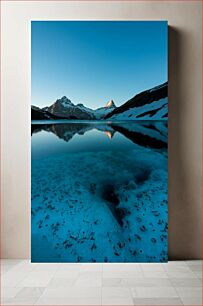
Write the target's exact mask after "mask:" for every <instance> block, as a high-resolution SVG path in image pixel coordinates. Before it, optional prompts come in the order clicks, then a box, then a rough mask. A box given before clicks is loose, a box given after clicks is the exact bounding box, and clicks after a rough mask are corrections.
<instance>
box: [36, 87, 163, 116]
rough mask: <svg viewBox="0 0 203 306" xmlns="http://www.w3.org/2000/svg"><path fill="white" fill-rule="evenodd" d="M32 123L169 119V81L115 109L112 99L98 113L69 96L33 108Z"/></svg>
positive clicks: (97, 110)
mask: <svg viewBox="0 0 203 306" xmlns="http://www.w3.org/2000/svg"><path fill="white" fill-rule="evenodd" d="M31 119H32V120H51V119H52V120H53V119H54V120H56V119H70V120H71V119H72V120H106V119H107V120H113V121H117V120H167V119H168V82H166V83H163V84H161V85H159V86H156V87H154V88H152V89H149V90H145V91H143V92H141V93H139V94H137V95H135V96H134V97H133V98H131V99H130V100H128V101H127V102H125V103H124V104H122V105H121V106H119V107H116V105H115V103H114V102H113V100H110V101H108V102H107V103H106V105H105V106H104V107H100V108H98V109H96V110H93V109H91V108H88V107H86V106H84V105H83V104H76V105H75V104H74V103H72V102H71V101H70V100H69V99H68V98H67V97H66V96H64V97H62V98H61V99H58V100H56V101H55V102H54V103H53V104H52V105H51V106H47V107H44V108H42V109H40V108H39V107H36V106H33V105H32V106H31Z"/></svg>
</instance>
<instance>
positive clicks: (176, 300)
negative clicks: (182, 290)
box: [134, 298, 183, 306]
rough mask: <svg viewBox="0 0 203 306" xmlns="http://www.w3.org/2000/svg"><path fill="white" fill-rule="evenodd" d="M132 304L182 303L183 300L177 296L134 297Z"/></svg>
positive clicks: (152, 305) (154, 305) (153, 305)
mask: <svg viewBox="0 0 203 306" xmlns="http://www.w3.org/2000/svg"><path fill="white" fill-rule="evenodd" d="M134 305H150V306H156V305H162V306H163V305H170V306H173V305H174V306H176V305H183V302H182V301H181V299H179V298H148V299H146V298H134Z"/></svg>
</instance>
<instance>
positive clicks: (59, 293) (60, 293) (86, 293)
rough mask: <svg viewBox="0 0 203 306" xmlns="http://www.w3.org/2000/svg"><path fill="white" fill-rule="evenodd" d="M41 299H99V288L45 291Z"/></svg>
mask: <svg viewBox="0 0 203 306" xmlns="http://www.w3.org/2000/svg"><path fill="white" fill-rule="evenodd" d="M41 297H47V298H78V297H80V298H86V297H87V298H89V297H92V298H100V297H101V288H96V287H86V288H85V287H76V286H75V287H73V288H58V289H45V290H44V292H43V294H42V296H41Z"/></svg>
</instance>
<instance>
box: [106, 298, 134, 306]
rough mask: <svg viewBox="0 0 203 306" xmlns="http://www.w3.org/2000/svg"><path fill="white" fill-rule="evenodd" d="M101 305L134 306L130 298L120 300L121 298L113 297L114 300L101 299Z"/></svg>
mask: <svg viewBox="0 0 203 306" xmlns="http://www.w3.org/2000/svg"><path fill="white" fill-rule="evenodd" d="M102 305H108V306H112V305H115V306H121V305H123V306H130V305H134V302H133V299H132V298H131V297H126V298H121V297H119V298H118V297H114V298H102Z"/></svg>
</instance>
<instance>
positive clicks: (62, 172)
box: [31, 121, 168, 262]
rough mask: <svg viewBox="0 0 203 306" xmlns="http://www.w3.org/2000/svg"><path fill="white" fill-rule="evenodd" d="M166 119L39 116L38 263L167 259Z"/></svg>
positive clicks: (35, 166) (35, 153)
mask: <svg viewBox="0 0 203 306" xmlns="http://www.w3.org/2000/svg"><path fill="white" fill-rule="evenodd" d="M167 130H168V128H167V123H166V122H154V121H143V122H140V121H139V122H130V123H128V122H92V121H90V122H88V121H85V122H84V121H83V122H78V121H69V122H51V123H50V122H46V121H45V122H42V121H41V122H32V204H31V205H32V207H31V208H32V262H165V261H167V258H168V249H167V239H168V229H167V228H168V195H167V194H168V169H167V163H168V158H167Z"/></svg>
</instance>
